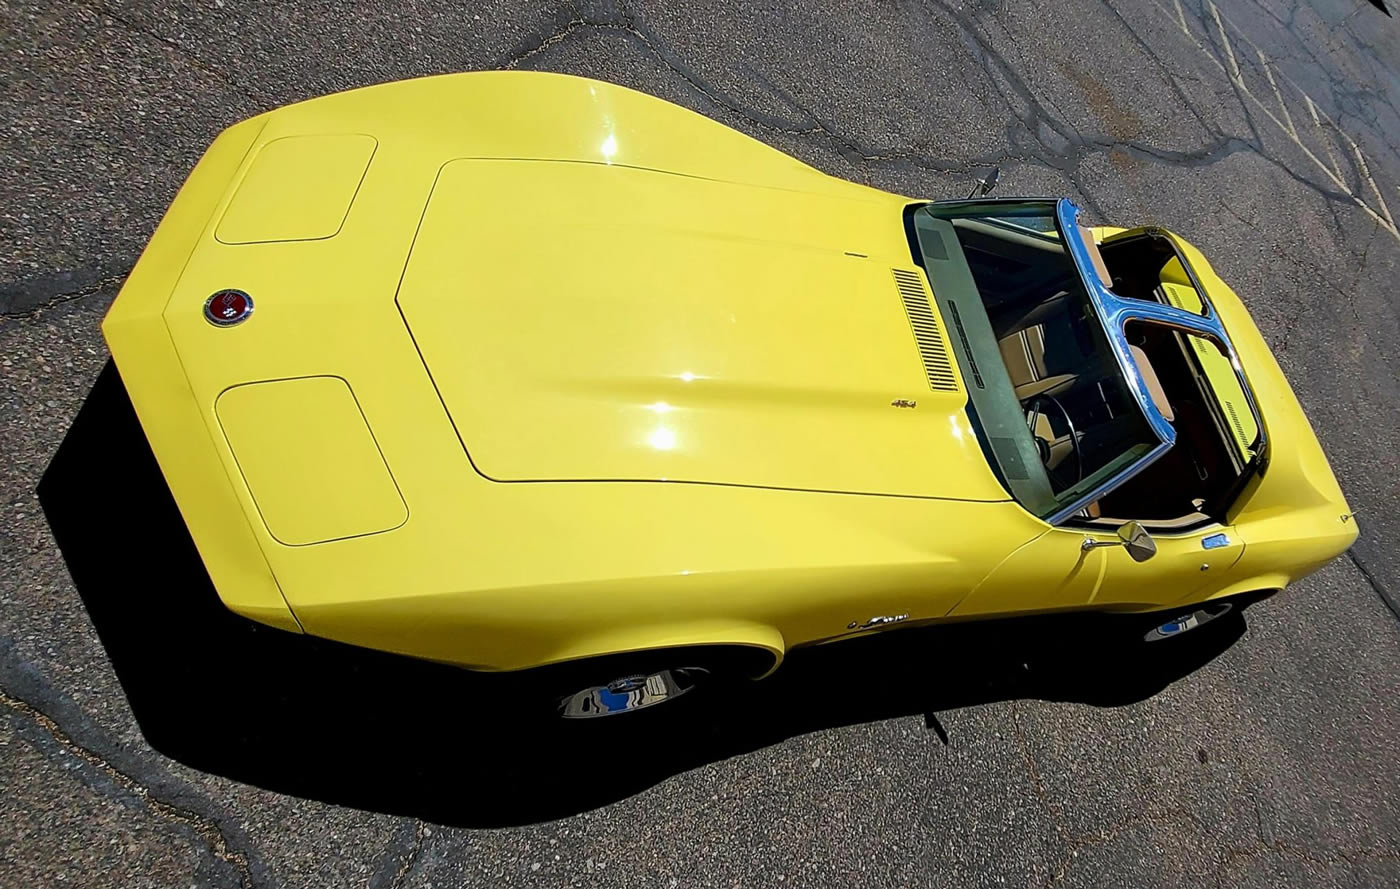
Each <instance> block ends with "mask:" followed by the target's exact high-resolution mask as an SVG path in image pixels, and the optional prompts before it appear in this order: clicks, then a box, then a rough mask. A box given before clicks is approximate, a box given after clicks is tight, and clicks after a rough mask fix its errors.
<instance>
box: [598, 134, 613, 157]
mask: <svg viewBox="0 0 1400 889" xmlns="http://www.w3.org/2000/svg"><path fill="white" fill-rule="evenodd" d="M598 150H599V151H601V152H602V153H603V160H605V161H607V162H608V163H612V159H613V155H615V154H617V136H616V135H614V134H613V133H609V134H608V138H606V139H604V140H603V144H602V145H599V146H598Z"/></svg>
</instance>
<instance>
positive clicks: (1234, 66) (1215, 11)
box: [1210, 3, 1249, 93]
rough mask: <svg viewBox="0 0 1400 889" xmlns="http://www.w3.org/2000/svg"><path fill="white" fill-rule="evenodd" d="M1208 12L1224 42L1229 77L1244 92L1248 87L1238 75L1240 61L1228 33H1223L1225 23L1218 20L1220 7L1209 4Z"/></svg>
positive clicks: (1221, 40)
mask: <svg viewBox="0 0 1400 889" xmlns="http://www.w3.org/2000/svg"><path fill="white" fill-rule="evenodd" d="M1210 14H1211V15H1213V16H1215V27H1216V28H1217V29H1219V31H1220V42H1221V43H1223V44H1225V55H1226V57H1227V58H1228V59H1229V60H1230V79H1231V80H1233V81H1234V82H1235V85H1236V86H1238V87H1239V88H1240V89H1242V90H1244V91H1245V92H1246V93H1248V92H1249V90H1248V88H1247V87H1245V85H1244V78H1242V77H1240V63H1239V60H1238V59H1236V58H1235V48H1234V47H1233V46H1231V45H1230V35H1229V34H1226V33H1225V23H1224V22H1222V21H1221V20H1220V8H1219V7H1218V6H1216V5H1215V4H1214V3H1211V4H1210Z"/></svg>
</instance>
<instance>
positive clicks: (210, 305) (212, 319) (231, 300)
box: [204, 290, 253, 327]
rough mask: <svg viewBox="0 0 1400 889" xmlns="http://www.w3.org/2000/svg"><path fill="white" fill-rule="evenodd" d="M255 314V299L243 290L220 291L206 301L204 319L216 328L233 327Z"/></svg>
mask: <svg viewBox="0 0 1400 889" xmlns="http://www.w3.org/2000/svg"><path fill="white" fill-rule="evenodd" d="M251 314H253V298H252V297H251V296H249V295H248V294H246V293H244V292H243V291H242V290H220V291H219V292H218V293H215V294H214V295H213V296H211V297H209V298H208V299H207V300H205V301H204V317H205V318H206V319H208V321H209V323H210V324H213V325H215V326H216V327H232V326H233V325H235V324H238V323H239V322H241V321H246V320H248V316H249V315H251Z"/></svg>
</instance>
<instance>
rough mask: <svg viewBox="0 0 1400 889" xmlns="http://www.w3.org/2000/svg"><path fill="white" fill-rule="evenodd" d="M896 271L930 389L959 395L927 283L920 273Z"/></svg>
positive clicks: (903, 270)
mask: <svg viewBox="0 0 1400 889" xmlns="http://www.w3.org/2000/svg"><path fill="white" fill-rule="evenodd" d="M892 271H893V272H894V283H895V286H896V287H898V288H899V296H900V299H902V300H903V301H904V313H905V314H906V315H908V316H909V326H910V327H911V328H913V330H914V341H915V342H917V343H918V344H919V355H920V356H921V357H922V358H923V362H924V373H925V374H927V375H928V386H929V388H930V389H933V390H934V391H941V392H956V391H958V378H957V376H956V375H955V374H954V373H953V364H952V362H951V361H950V360H949V359H948V349H947V347H946V346H944V345H943V333H942V332H941V331H940V330H939V329H938V318H937V317H936V316H935V315H934V314H933V309H931V308H930V307H929V302H928V296H927V295H926V294H925V293H924V287H923V282H922V281H920V280H919V275H918V273H917V272H911V271H908V270H905V269H893V270H892Z"/></svg>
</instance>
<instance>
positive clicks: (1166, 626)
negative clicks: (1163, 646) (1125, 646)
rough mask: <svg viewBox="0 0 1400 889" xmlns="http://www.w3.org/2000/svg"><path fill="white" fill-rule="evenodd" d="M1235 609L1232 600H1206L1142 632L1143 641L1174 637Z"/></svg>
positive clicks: (1198, 627) (1156, 640)
mask: <svg viewBox="0 0 1400 889" xmlns="http://www.w3.org/2000/svg"><path fill="white" fill-rule="evenodd" d="M1234 610H1235V603H1233V602H1207V603H1204V604H1202V605H1200V606H1198V607H1197V608H1195V609H1193V610H1191V611H1188V612H1186V613H1184V614H1179V615H1177V616H1175V617H1173V618H1171V619H1170V620H1167V621H1164V622H1162V623H1160V624H1157V625H1156V626H1154V627H1152V629H1150V630H1148V631H1147V632H1146V633H1145V634H1143V637H1142V640H1143V641H1144V642H1161V641H1163V640H1166V639H1174V638H1176V637H1177V636H1180V635H1182V634H1183V633H1189V632H1191V631H1192V630H1197V629H1200V628H1201V627H1203V626H1205V625H1206V624H1209V623H1212V622H1213V621H1216V620H1219V619H1220V618H1222V617H1225V616H1226V615H1228V614H1230V613H1231V612H1233V611H1234Z"/></svg>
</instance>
